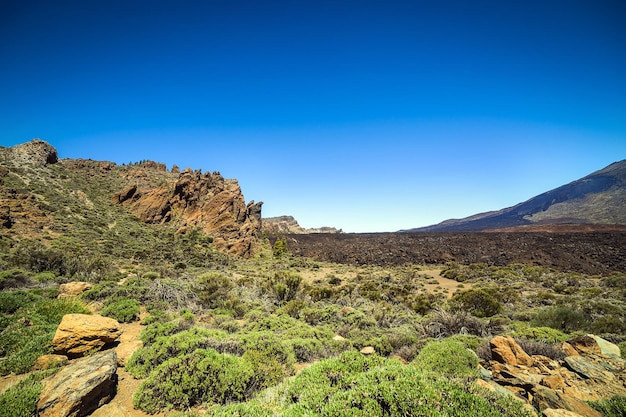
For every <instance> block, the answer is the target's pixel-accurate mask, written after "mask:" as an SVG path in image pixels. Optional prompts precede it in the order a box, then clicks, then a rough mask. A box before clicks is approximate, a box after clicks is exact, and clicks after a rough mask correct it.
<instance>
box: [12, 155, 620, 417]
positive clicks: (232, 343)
mask: <svg viewBox="0 0 626 417" xmlns="http://www.w3.org/2000/svg"><path fill="white" fill-rule="evenodd" d="M85 164H86V165H89V163H87V162H86V163H85ZM133 167H135V166H133ZM110 169H112V170H119V171H123V170H126V171H124V173H125V174H130V171H128V170H129V169H130V167H111V168H110ZM45 170H47V171H46V175H41V174H37V175H34V174H32V175H33V177H32V178H30V179H29V181H30V182H29V184H27V183H26V179H27V177H28V176H29V175H31V173H29V172H27V168H23V167H18V168H15V167H12V168H11V172H10V173H9V174H7V175H6V176H5V177H4V183H3V187H5V189H7V188H11V189H15V190H18V191H19V190H27V189H34V190H36V194H37V197H36V199H38V200H37V204H39V206H40V207H44V208H45V210H46V213H47V215H48V216H50V218H51V223H50V224H51V225H53V226H50V225H47V226H46V228H41V229H38V230H37V231H35V232H32V234H28V233H27V234H24V235H20V234H18V233H7V234H3V235H2V236H1V238H0V290H1V291H0V329H2V331H1V332H0V357H1V358H2V359H1V360H0V374H1V375H7V374H10V373H16V374H21V373H26V372H29V371H30V370H31V368H32V364H33V362H34V360H35V359H36V358H37V357H38V356H39V355H41V354H44V353H49V351H50V341H51V339H52V335H53V333H54V331H55V329H56V327H57V325H58V323H59V322H60V320H61V318H62V316H63V315H64V314H67V313H74V312H78V313H88V312H89V309H88V308H87V305H88V304H89V307H90V309H95V310H96V311H97V312H98V313H100V314H103V315H106V316H109V317H113V318H115V319H116V320H118V321H120V322H126V323H128V322H133V321H136V320H138V319H139V313H140V311H147V312H148V315H147V317H146V315H144V314H142V324H143V325H144V326H145V328H144V330H143V332H142V333H141V336H140V339H141V340H142V341H143V343H144V346H143V347H142V348H140V349H138V350H137V351H136V352H135V353H134V355H133V356H132V357H131V358H130V359H129V361H128V363H127V364H126V370H127V371H128V372H129V373H130V374H131V375H133V376H134V377H135V378H137V379H141V380H142V382H141V386H140V388H139V390H138V391H137V392H136V393H135V398H134V401H135V406H136V407H137V408H139V409H141V410H144V411H146V412H149V413H156V412H161V411H165V410H168V411H177V412H179V413H178V414H174V415H178V416H186V417H191V416H200V415H203V413H204V410H208V411H207V412H206V415H215V416H220V415H222V416H232V415H246V416H274V415H284V416H302V415H307V416H317V415H333V416H351V415H352V416H356V415H359V416H360V415H372V416H398V415H415V416H419V415H424V416H438V415H441V416H444V415H455V416H465V415H466V416H475V415H481V416H525V415H527V413H526V412H525V411H524V410H523V409H522V407H521V405H520V403H519V402H517V401H514V400H511V399H510V397H502V396H499V395H497V394H494V393H489V392H484V391H482V390H481V389H479V388H477V387H476V386H475V384H474V383H473V381H474V380H475V379H476V378H477V375H478V374H477V364H478V362H479V360H481V359H482V360H485V359H490V357H489V355H490V353H491V352H490V351H488V350H489V349H488V347H486V346H488V340H489V338H491V337H492V336H495V335H500V334H503V335H511V336H513V337H514V338H515V340H516V341H517V342H518V343H519V344H520V345H521V346H522V347H523V348H524V349H525V350H526V351H527V352H528V353H530V354H540V355H543V356H547V357H549V358H552V359H560V358H561V357H562V351H561V350H559V349H557V347H556V344H557V343H560V342H563V341H565V340H568V339H570V338H571V337H572V336H573V335H577V334H580V333H583V332H592V333H596V334H600V335H601V336H603V337H605V338H606V339H607V340H610V341H612V342H614V343H616V344H619V346H620V348H621V352H622V355H625V354H626V346H625V343H626V321H625V320H626V319H625V317H626V276H625V275H624V274H623V273H622V272H612V273H606V274H604V273H603V272H598V274H599V275H589V274H585V273H582V272H572V271H569V270H565V269H563V268H562V269H563V270H560V269H557V268H546V267H541V266H536V265H526V264H521V263H520V264H509V265H500V266H497V265H495V264H487V263H455V262H450V263H448V264H446V265H429V266H428V268H425V267H424V266H420V265H413V264H401V265H393V264H387V265H375V264H374V262H363V263H362V264H360V265H347V264H338V263H331V262H322V261H320V260H313V259H310V258H304V257H296V256H294V255H293V254H292V253H291V252H290V251H289V250H288V248H287V239H285V238H278V239H276V240H275V242H274V243H273V244H272V243H270V241H269V240H265V241H263V242H262V247H261V249H260V251H259V252H258V253H257V254H256V256H254V257H252V258H250V259H241V258H234V257H232V256H229V255H225V254H223V253H221V252H218V251H216V250H215V248H214V247H213V239H212V238H211V237H210V236H207V235H205V234H204V233H203V232H202V231H201V230H199V229H190V230H188V231H186V232H185V233H178V234H177V233H175V230H173V229H168V228H167V227H165V226H163V225H159V224H153V225H148V224H145V223H143V222H141V221H140V220H139V219H137V218H136V217H134V216H132V215H130V214H129V213H128V212H127V211H126V210H125V209H124V208H122V207H120V206H118V205H113V204H110V199H111V195H112V194H113V193H115V192H116V191H119V190H120V189H122V188H123V187H122V186H123V181H121V180H120V178H121V176H108V175H104V174H102V173H100V172H99V171H98V170H97V169H95V168H94V169H92V168H89V170H88V172H90V173H91V174H92V175H94V176H95V177H96V178H97V179H98V181H97V182H93V181H89V180H88V179H86V178H85V175H84V172H80V171H79V170H76V171H74V170H69V169H65V168H63V167H62V166H60V165H58V166H55V165H51V166H49V167H46V168H45ZM150 175H152V174H150ZM154 175H155V176H156V177H159V175H161V174H154ZM137 178H142V179H141V181H144V180H145V181H147V180H149V179H147V178H144V177H137ZM154 179H155V178H153V179H150V180H154ZM156 180H159V181H166V180H167V179H166V178H165V177H162V178H161V177H159V178H156ZM138 181H139V180H138ZM29 187H30V188H29ZM79 191H80V193H79ZM81 193H82V194H81ZM174 215H175V214H174ZM85 242H89V244H85ZM289 242H290V245H291V240H290V241H289ZM368 256H370V255H369V254H368ZM371 256H377V253H376V252H374V254H373V255H371ZM381 256H382V255H381ZM425 259H426V258H425ZM476 259H482V258H479V257H476ZM433 271H435V272H434V273H433ZM439 273H440V274H441V276H442V277H444V278H447V279H441V276H439V275H438V274H439ZM450 279H451V280H454V281H456V282H452V283H450V281H449V280H450ZM75 280H83V281H87V282H90V283H91V284H92V288H91V289H90V290H88V291H86V292H85V293H83V294H82V295H80V296H78V297H75V298H72V299H57V298H56V297H57V293H58V290H57V289H58V285H59V284H61V283H66V282H69V281H75ZM461 282H462V284H460V283H461ZM457 283H459V284H458V285H457ZM455 285H456V286H455ZM135 325H136V324H135ZM366 347H367V348H368V350H369V351H371V350H373V351H374V353H373V354H371V355H369V356H365V355H364V354H361V353H359V351H360V350H361V349H363V348H366ZM483 363H484V362H483ZM42 375H43V374H33V375H31V376H30V377H29V378H28V379H26V380H25V381H23V383H21V384H20V385H18V386H16V387H14V388H12V389H10V390H8V391H7V392H6V393H5V394H3V395H2V396H0V416H2V415H7V416H13V415H30V414H32V413H33V411H32V410H33V407H34V404H35V401H36V397H37V396H38V393H39V390H40V389H41V385H40V382H39V381H40V379H41V378H42ZM17 393H20V394H19V395H18V394H17ZM623 402H624V400H623V397H615V398H613V399H611V400H606V401H600V402H595V403H593V404H592V405H593V406H594V407H596V408H597V409H598V410H601V412H603V413H605V414H606V415H609V416H612V415H620V414H619V413H620V412H623ZM190 407H191V408H193V407H198V408H196V409H193V410H190V409H189V408H190ZM198 410H201V411H198ZM3 413H4V414H3ZM611 413H612V414H611Z"/></svg>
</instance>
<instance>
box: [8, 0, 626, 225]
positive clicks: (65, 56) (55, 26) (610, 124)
mask: <svg viewBox="0 0 626 417" xmlns="http://www.w3.org/2000/svg"><path fill="white" fill-rule="evenodd" d="M34 137H40V138H42V139H44V140H46V141H48V142H50V143H51V144H52V145H54V146H55V147H56V148H57V150H58V152H59V154H60V156H61V157H66V158H78V157H82V158H91V159H96V160H111V161H115V162H117V163H125V162H130V161H138V160H142V159H153V160H156V161H159V162H165V163H166V164H167V165H168V166H170V167H171V165H172V164H177V165H179V166H180V167H183V168H184V167H191V168H194V169H202V170H203V171H219V172H221V173H222V174H223V175H224V176H225V177H227V178H237V179H238V180H239V183H240V185H241V187H242V190H243V192H244V195H245V197H246V199H247V200H255V201H263V202H264V206H263V214H264V216H267V217H270V216H277V215H282V214H289V215H293V216H294V217H296V219H297V220H298V221H299V222H300V224H301V225H303V226H305V227H318V226H335V227H338V228H342V229H343V230H344V231H347V232H379V231H395V230H398V229H404V228H411V227H418V226H426V225H430V224H433V223H438V222H440V221H443V220H446V219H448V218H460V217H465V216H468V215H472V214H475V213H478V212H483V211H488V210H496V209H500V208H503V207H507V206H511V205H513V204H516V203H518V202H521V201H524V200H526V199H528V198H530V197H532V196H534V195H536V194H539V193H542V192H544V191H547V190H549V189H551V188H555V187H557V186H560V185H562V184H564V183H567V182H569V181H572V180H575V179H578V178H580V177H582V176H584V175H586V174H588V173H590V172H592V171H595V170H598V169H601V168H603V167H604V166H606V165H608V164H610V163H611V162H614V161H618V160H622V159H625V158H626V3H624V2H622V1H608V0H605V1H602V0H600V1H597V0H595V1H594V0H589V1H577V0H568V1H560V0H551V1H534V0H530V1H451V0H442V1H419V0H416V1H395V0H388V1H367V0H365V1H325V0H318V1H298V0H292V1H237V0H233V1H210V0H208V1H202V2H200V1H184V0H178V1H158V0H157V1H132V0H127V1H118V0H108V1H99V0H93V1H58V2H49V1H28V2H24V1H17V0H8V1H3V2H2V4H0V145H2V146H12V145H15V144H18V143H22V142H26V141H28V140H30V139H32V138H34Z"/></svg>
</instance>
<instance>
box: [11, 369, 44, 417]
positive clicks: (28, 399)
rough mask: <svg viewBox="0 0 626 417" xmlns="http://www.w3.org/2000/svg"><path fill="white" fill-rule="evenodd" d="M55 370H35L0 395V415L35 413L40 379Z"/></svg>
mask: <svg viewBox="0 0 626 417" xmlns="http://www.w3.org/2000/svg"><path fill="white" fill-rule="evenodd" d="M54 372H56V370H48V371H44V372H35V373H32V374H30V375H29V376H28V377H27V378H26V379H24V380H23V381H20V382H18V383H17V384H16V385H14V386H12V387H10V388H9V389H7V390H6V391H5V392H4V393H2V394H1V395H0V417H24V416H34V415H36V414H37V401H38V400H39V394H40V393H41V390H42V385H41V380H42V379H43V378H45V377H47V376H49V375H51V374H53V373H54Z"/></svg>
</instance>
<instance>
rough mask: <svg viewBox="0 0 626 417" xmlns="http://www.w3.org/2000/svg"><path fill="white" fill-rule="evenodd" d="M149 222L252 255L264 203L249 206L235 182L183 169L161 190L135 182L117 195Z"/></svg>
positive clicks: (115, 198)
mask: <svg viewBox="0 0 626 417" xmlns="http://www.w3.org/2000/svg"><path fill="white" fill-rule="evenodd" d="M113 202H114V203H117V204H122V205H124V206H126V207H128V208H129V210H130V211H132V212H133V213H134V214H135V215H137V217H139V218H140V219H141V220H142V221H144V222H146V223H153V224H163V223H169V224H171V225H173V226H174V227H175V228H176V233H186V232H188V231H190V230H192V229H194V228H199V229H201V230H202V231H204V232H205V233H206V234H208V235H209V236H212V237H213V238H214V244H215V246H216V247H217V248H218V249H220V250H222V251H225V252H229V253H233V254H237V255H244V256H249V255H251V254H252V253H253V252H254V250H255V246H256V244H257V242H258V235H259V232H260V229H261V205H262V204H263V203H254V202H253V201H251V202H250V203H248V204H246V202H245V200H244V197H243V194H242V192H241V188H240V187H239V184H238V183H237V181H235V180H227V179H224V178H223V177H222V176H221V175H220V174H219V173H218V172H214V173H209V172H206V173H204V174H203V173H202V172H200V171H192V170H191V169H185V170H183V171H182V172H181V173H180V174H178V177H177V178H176V180H175V181H172V182H170V183H166V184H164V185H160V186H154V185H152V184H150V185H146V186H139V185H137V184H134V185H132V186H130V187H128V188H126V189H124V190H121V191H120V192H118V193H116V194H115V195H114V196H113Z"/></svg>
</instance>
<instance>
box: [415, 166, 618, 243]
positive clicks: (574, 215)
mask: <svg viewBox="0 0 626 417" xmlns="http://www.w3.org/2000/svg"><path fill="white" fill-rule="evenodd" d="M563 224H568V225H624V224H626V160H623V161H620V162H615V163H613V164H611V165H609V166H607V167H606V168H603V169H601V170H599V171H596V172H594V173H592V174H589V175H587V176H586V177H583V178H581V179H579V180H576V181H573V182H570V183H569V184H566V185H563V186H561V187H558V188H555V189H553V190H550V191H548V192H545V193H543V194H540V195H538V196H536V197H533V198H531V199H530V200H527V201H525V202H523V203H520V204H517V205H515V206H513V207H508V208H505V209H502V210H498V211H491V212H486V213H480V214H476V215H473V216H470V217H466V218H464V219H451V220H446V221H444V222H441V223H439V224H436V225H433V226H427V227H421V228H415V229H410V230H405V231H407V232H470V231H485V230H494V229H505V228H506V229H510V228H517V227H528V226H534V225H542V226H545V225H563Z"/></svg>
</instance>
